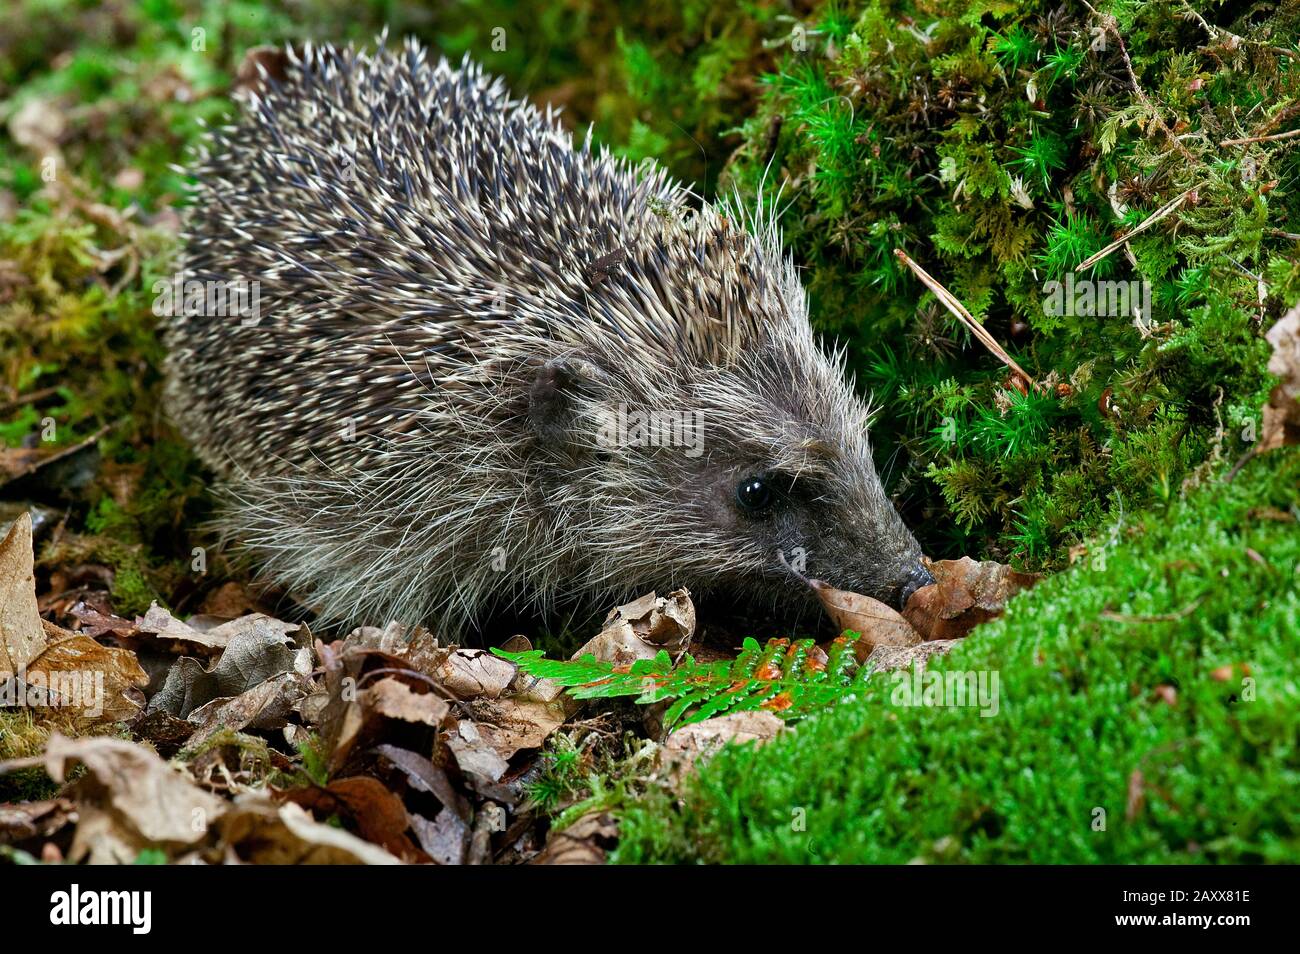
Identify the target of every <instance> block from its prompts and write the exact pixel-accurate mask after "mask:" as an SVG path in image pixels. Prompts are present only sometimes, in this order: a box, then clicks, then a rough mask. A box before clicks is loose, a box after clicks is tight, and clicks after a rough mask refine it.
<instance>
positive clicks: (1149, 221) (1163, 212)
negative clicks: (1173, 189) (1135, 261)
mask: <svg viewBox="0 0 1300 954" xmlns="http://www.w3.org/2000/svg"><path fill="white" fill-rule="evenodd" d="M1191 194H1192V190H1191V189H1188V190H1187V191H1186V192H1184V193H1183V194H1182V195H1180V196H1178V197H1177V198H1174V199H1171V200H1170V201H1168V202H1166V203H1165V204H1164V205H1162V206H1161V207H1160V208H1158V209H1156V210H1155V211H1154V212H1152V213H1151V214H1150V215H1149V216H1147V217H1146V220H1145V221H1144V222H1143V223H1142V224H1141V225H1139V226H1138V227H1137V228H1135V229H1134V230H1133V231H1132V232H1129V233H1128V234H1127V235H1125V236H1123V237H1122V238H1117V239H1116V240H1115V241H1113V242H1111V243H1110V244H1109V245H1107V246H1106V247H1105V248H1103V249H1102V250H1101V251H1100V252H1098V253H1097V254H1095V255H1089V256H1088V257H1087V258H1085V259H1084V260H1083V261H1082V262H1080V263H1079V264H1078V265H1077V266H1076V267H1075V271H1078V272H1084V271H1087V270H1088V269H1090V268H1092V266H1094V265H1096V264H1097V263H1098V262H1100V261H1101V260H1102V259H1103V258H1105V257H1106V256H1108V255H1110V254H1111V253H1112V252H1113V251H1115V249H1117V248H1119V247H1120V246H1122V245H1123V244H1124V243H1125V242H1127V241H1128V240H1129V239H1131V238H1132V237H1133V236H1135V235H1137V234H1138V233H1139V232H1145V231H1146V230H1147V229H1149V228H1151V226H1153V225H1155V224H1156V223H1157V222H1159V221H1160V220H1161V219H1163V218H1165V217H1166V216H1167V215H1169V214H1170V213H1171V212H1173V211H1174V210H1175V209H1177V208H1178V207H1179V206H1180V205H1182V204H1183V202H1185V201H1186V200H1187V197H1188V196H1189V195H1191Z"/></svg>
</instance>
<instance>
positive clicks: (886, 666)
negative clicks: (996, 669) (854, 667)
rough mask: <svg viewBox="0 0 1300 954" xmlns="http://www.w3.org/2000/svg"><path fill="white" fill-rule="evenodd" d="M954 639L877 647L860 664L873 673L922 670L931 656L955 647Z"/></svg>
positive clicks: (941, 653)
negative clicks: (914, 667)
mask: <svg viewBox="0 0 1300 954" xmlns="http://www.w3.org/2000/svg"><path fill="white" fill-rule="evenodd" d="M958 642H959V640H956V639H930V640H926V641H925V642H923V643H917V644H916V645H915V646H878V647H877V648H876V649H875V650H873V651H872V653H871V655H870V656H868V657H867V658H866V659H865V660H864V661H863V663H862V665H864V666H866V667H867V668H868V669H871V670H874V671H875V672H892V671H893V670H895V669H911V668H912V666H914V665H915V666H919V667H920V668H922V669H924V668H925V664H926V663H927V662H928V661H929V660H930V657H931V656H942V655H944V654H945V653H947V652H948V651H949V650H950V649H952V647H954V646H956V645H957V643H958Z"/></svg>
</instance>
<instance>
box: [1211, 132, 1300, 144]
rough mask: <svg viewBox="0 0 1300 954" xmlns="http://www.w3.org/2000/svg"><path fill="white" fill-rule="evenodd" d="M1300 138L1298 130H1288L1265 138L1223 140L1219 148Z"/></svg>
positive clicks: (1251, 137) (1248, 137) (1270, 134)
mask: <svg viewBox="0 0 1300 954" xmlns="http://www.w3.org/2000/svg"><path fill="white" fill-rule="evenodd" d="M1295 136H1300V129H1290V130H1287V131H1286V132H1281V133H1269V134H1268V135H1267V136H1247V137H1246V138H1245V139H1225V140H1223V142H1221V143H1219V145H1220V146H1244V145H1246V144H1247V143H1252V142H1276V141H1277V140H1279V139H1292V138H1294V137H1295Z"/></svg>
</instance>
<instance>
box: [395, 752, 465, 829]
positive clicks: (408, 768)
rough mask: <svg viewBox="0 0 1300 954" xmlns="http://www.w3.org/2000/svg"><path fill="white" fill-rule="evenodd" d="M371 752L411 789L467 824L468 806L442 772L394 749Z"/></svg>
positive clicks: (414, 755)
mask: <svg viewBox="0 0 1300 954" xmlns="http://www.w3.org/2000/svg"><path fill="white" fill-rule="evenodd" d="M375 752H376V753H377V754H378V755H381V756H383V758H385V759H387V760H388V761H389V762H390V763H392V764H393V765H394V766H396V767H397V768H398V769H400V770H401V772H402V774H403V775H405V776H406V779H407V781H408V782H409V783H410V784H411V787H412V788H414V789H416V790H417V791H421V792H428V793H429V794H431V795H433V796H434V797H435V798H437V799H438V801H440V802H442V804H443V807H444V808H447V809H450V810H451V811H453V812H455V813H456V815H457V816H459V817H460V818H461V820H463V821H465V822H467V823H468V822H469V819H470V814H471V813H470V805H469V802H468V801H467V800H466V798H465V796H463V795H461V794H460V792H458V791H457V790H456V787H455V786H454V785H452V784H451V779H449V778H448V777H447V773H446V771H445V770H443V769H442V768H440V767H438V766H437V765H434V764H433V763H432V762H431V761H429V760H428V759H427V758H425V757H424V756H423V755H420V754H419V753H418V752H412V751H410V750H409V749H401V748H398V747H397V746H395V745H387V744H385V745H377V746H375Z"/></svg>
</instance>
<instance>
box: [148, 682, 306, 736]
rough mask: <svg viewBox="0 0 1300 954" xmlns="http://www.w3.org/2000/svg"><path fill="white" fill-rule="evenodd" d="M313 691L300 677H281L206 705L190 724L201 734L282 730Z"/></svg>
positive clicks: (194, 712) (198, 710) (190, 720)
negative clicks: (228, 731) (244, 730)
mask: <svg viewBox="0 0 1300 954" xmlns="http://www.w3.org/2000/svg"><path fill="white" fill-rule="evenodd" d="M312 688H313V685H312V681H311V680H310V679H308V678H307V677H305V676H303V675H301V674H300V673H296V672H284V673H280V675H278V676H272V677H271V678H270V679H267V680H265V681H264V682H261V683H258V684H257V685H256V686H254V687H253V688H251V689H249V690H247V691H246V692H241V693H240V694H239V695H237V696H227V697H222V698H218V699H213V700H212V701H211V702H207V703H204V704H203V705H201V706H199V707H198V708H197V709H195V710H194V711H193V712H191V713H190V714H189V715H188V716H187V717H186V721H188V722H191V723H193V724H194V725H196V726H197V727H198V728H197V729H196V731H197V732H200V733H206V732H212V731H221V730H225V729H230V730H234V731H236V732H237V731H240V730H241V729H245V728H253V729H262V730H270V729H282V728H284V726H285V724H286V723H287V722H288V721H289V716H290V715H292V714H293V712H294V710H295V708H296V707H297V705H298V704H299V703H300V702H302V700H303V699H305V698H306V697H307V695H308V693H310V692H311V690H312ZM158 711H161V710H158Z"/></svg>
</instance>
